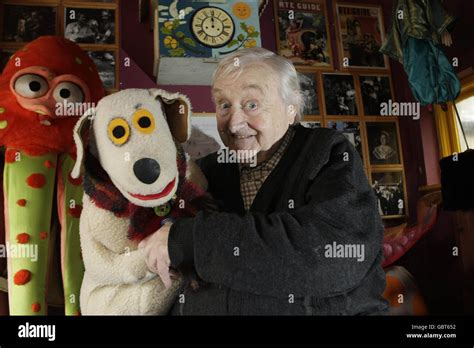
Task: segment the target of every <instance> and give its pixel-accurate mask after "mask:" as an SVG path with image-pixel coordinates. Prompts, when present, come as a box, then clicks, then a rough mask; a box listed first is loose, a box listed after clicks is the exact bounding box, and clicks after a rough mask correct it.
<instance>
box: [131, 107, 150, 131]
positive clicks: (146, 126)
mask: <svg viewBox="0 0 474 348" xmlns="http://www.w3.org/2000/svg"><path fill="white" fill-rule="evenodd" d="M133 125H134V126H135V128H136V129H137V130H138V131H140V132H142V133H144V134H151V133H152V132H153V131H154V130H155V118H154V117H153V114H152V113H151V112H150V111H148V110H145V109H139V110H137V111H135V113H134V114H133Z"/></svg>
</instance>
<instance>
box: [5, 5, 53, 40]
mask: <svg viewBox="0 0 474 348" xmlns="http://www.w3.org/2000/svg"><path fill="white" fill-rule="evenodd" d="M0 9H3V23H2V41H4V42H30V41H33V40H35V39H37V38H38V37H40V36H43V35H55V33H56V7H54V6H36V5H35V6H30V5H0Z"/></svg>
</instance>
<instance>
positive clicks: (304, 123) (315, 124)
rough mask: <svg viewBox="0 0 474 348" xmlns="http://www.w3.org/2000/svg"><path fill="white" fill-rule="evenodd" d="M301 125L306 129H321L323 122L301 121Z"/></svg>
mask: <svg viewBox="0 0 474 348" xmlns="http://www.w3.org/2000/svg"><path fill="white" fill-rule="evenodd" d="M300 124H301V125H302V126H303V127H305V128H311V129H315V128H321V122H320V121H301V122H300Z"/></svg>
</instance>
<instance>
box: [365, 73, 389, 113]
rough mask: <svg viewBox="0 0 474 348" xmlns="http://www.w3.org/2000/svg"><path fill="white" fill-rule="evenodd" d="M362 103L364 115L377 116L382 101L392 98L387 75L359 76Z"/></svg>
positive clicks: (385, 101)
mask: <svg viewBox="0 0 474 348" xmlns="http://www.w3.org/2000/svg"><path fill="white" fill-rule="evenodd" d="M359 82H360V90H361V93H362V103H363V104H364V114H365V115H366V116H379V115H380V110H381V108H382V105H383V103H387V105H388V102H389V100H390V99H392V100H393V96H392V89H391V84H390V78H389V77H388V76H370V75H368V76H359Z"/></svg>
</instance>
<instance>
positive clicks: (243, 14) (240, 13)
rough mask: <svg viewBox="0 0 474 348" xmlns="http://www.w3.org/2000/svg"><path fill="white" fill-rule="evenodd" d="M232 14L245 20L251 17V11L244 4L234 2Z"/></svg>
mask: <svg viewBox="0 0 474 348" xmlns="http://www.w3.org/2000/svg"><path fill="white" fill-rule="evenodd" d="M232 13H233V14H234V15H235V16H236V17H237V18H239V19H247V18H249V17H250V16H251V15H252V9H251V8H250V6H249V4H247V3H245V2H236V3H235V4H234V6H232Z"/></svg>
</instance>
